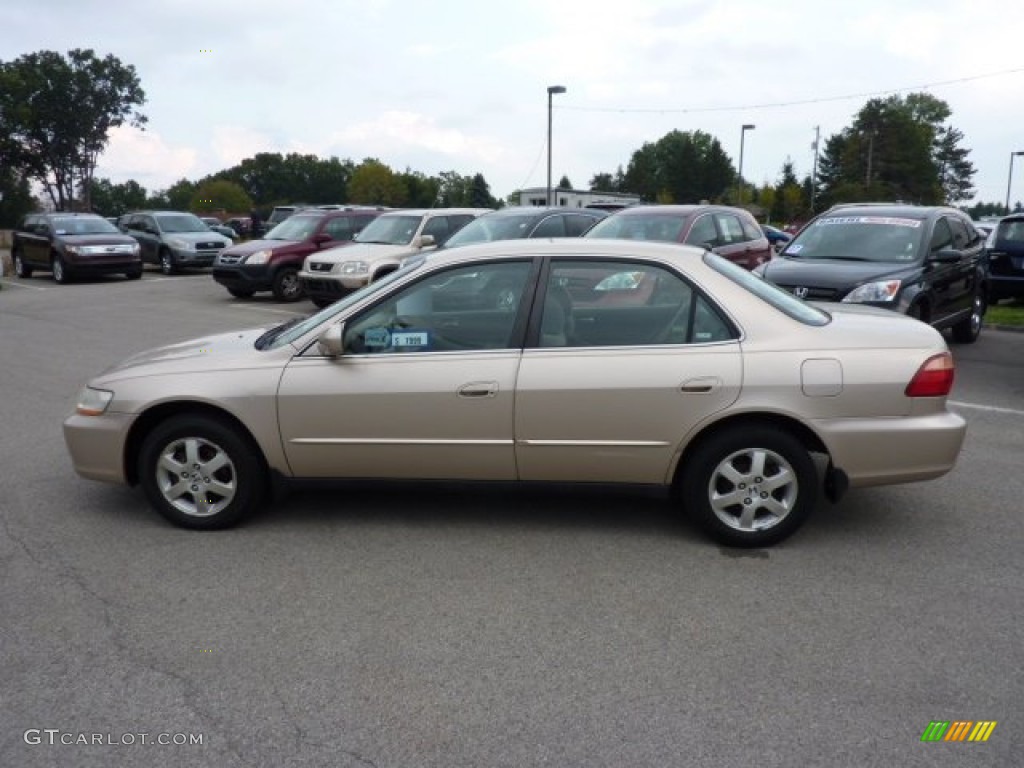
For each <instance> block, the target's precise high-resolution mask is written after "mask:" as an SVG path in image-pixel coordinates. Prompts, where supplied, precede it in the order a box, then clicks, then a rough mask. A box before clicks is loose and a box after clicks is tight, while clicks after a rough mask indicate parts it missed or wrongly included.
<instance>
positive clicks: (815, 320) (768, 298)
mask: <svg viewBox="0 0 1024 768" xmlns="http://www.w3.org/2000/svg"><path fill="white" fill-rule="evenodd" d="M704 263H705V264H707V265H708V266H709V267H711V268H712V269H713V270H715V271H716V272H718V273H720V274H722V275H724V276H725V277H727V278H729V279H730V280H732V281H733V282H734V283H736V284H737V285H738V286H740V287H741V288H744V289H746V290H747V291H749V292H750V293H752V294H753V295H754V296H756V297H757V298H759V299H761V301H763V302H765V303H767V304H770V305H771V306H773V307H775V308H776V309H777V310H779V311H780V312H782V313H783V314H784V315H787V316H789V317H791V318H793V319H794V320H796V321H797V322H799V323H803V324H804V325H827V324H828V323H829V322H830V321H831V320H832V317H831V316H830V315H829V314H828V312H825V311H824V310H821V309H818V308H817V307H813V306H811V305H810V304H806V303H804V302H803V301H801V300H800V299H798V298H797V297H796V296H794V295H793V294H791V293H789V292H788V291H784V290H782V289H781V288H779V287H778V286H776V285H773V284H772V283H769V282H768V281H767V280H765V279H763V278H761V277H758V276H757V275H755V274H754V273H753V272H749V271H747V270H746V269H744V268H743V267H741V266H739V265H737V264H733V263H732V262H731V261H729V260H728V259H723V258H722V257H721V256H717V255H716V254H714V253H711V252H710V251H708V252H707V253H705V254H704Z"/></svg>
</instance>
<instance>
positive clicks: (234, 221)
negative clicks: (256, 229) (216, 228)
mask: <svg viewBox="0 0 1024 768" xmlns="http://www.w3.org/2000/svg"><path fill="white" fill-rule="evenodd" d="M224 224H225V225H226V226H229V227H231V229H233V230H234V231H235V234H236V235H238V236H239V237H247V236H248V235H249V234H251V232H252V219H251V218H249V217H248V216H232V217H231V218H230V219H227V220H225V222H224Z"/></svg>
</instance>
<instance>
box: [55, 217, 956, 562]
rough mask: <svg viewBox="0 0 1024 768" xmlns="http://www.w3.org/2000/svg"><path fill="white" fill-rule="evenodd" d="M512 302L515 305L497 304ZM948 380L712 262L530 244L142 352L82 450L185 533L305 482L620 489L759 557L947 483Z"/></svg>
mask: <svg viewBox="0 0 1024 768" xmlns="http://www.w3.org/2000/svg"><path fill="white" fill-rule="evenodd" d="M382 218H383V217H382ZM378 221H379V219H378ZM495 283H497V284H501V285H503V286H505V289H511V290H512V291H513V292H514V293H515V296H516V297H517V300H516V301H514V302H511V303H503V304H502V305H501V306H498V307H495V306H494V305H491V304H489V302H487V301H485V300H481V299H480V295H481V294H493V289H492V286H493V285H494V284H495ZM647 284H650V285H651V290H646V289H645V290H642V291H641V290H639V288H638V287H639V286H643V285H647ZM584 285H585V286H587V288H588V291H589V294H587V295H589V297H590V298H592V299H595V300H593V301H589V302H587V301H585V300H584V299H586V297H587V295H582V294H581V293H580V292H581V291H582V287H583V286H584ZM565 286H574V287H575V288H574V290H575V291H576V292H577V295H581V299H577V298H574V295H573V292H571V291H569V290H567V289H566V287H565ZM613 294H617V295H618V296H619V298H618V300H616V301H615V302H610V303H608V304H607V305H605V304H604V302H602V301H600V300H599V299H598V298H596V297H600V296H601V295H608V296H610V295H613ZM952 383H953V358H952V356H951V355H950V354H949V350H948V348H947V347H946V344H945V342H944V341H943V339H942V336H941V335H940V334H939V333H938V332H936V331H935V330H934V329H933V328H930V327H929V326H927V325H925V324H924V323H919V322H916V321H914V320H911V319H910V318H906V317H901V316H899V315H895V314H893V313H891V312H886V311H884V310H879V309H876V308H874V307H865V306H861V305H857V304H836V305H832V306H830V307H829V309H828V311H825V310H823V309H820V308H817V307H814V306H812V305H810V304H806V303H804V302H802V301H800V300H799V299H797V298H795V297H794V296H792V295H791V294H789V293H786V292H785V291H782V290H780V289H778V288H776V287H775V286H773V285H771V284H770V283H768V282H767V281H765V280H761V279H759V278H757V277H756V276H754V275H753V274H751V273H750V272H748V271H746V270H745V269H743V268H742V267H739V266H737V265H735V264H733V263H731V262H729V261H727V260H725V259H723V258H721V257H719V256H716V255H715V254H712V253H708V252H706V251H702V250H700V249H696V248H689V247H685V246H679V245H666V244H663V243H642V242H628V243H627V242H623V241H621V240H613V241H609V240H591V239H586V238H584V239H563V240H511V241H502V242H495V243H485V244H479V245H467V246H464V247H462V248H451V249H446V250H443V251H438V252H436V253H434V254H430V255H429V256H427V255H421V256H417V257H414V258H412V259H409V260H408V261H407V262H406V263H405V264H404V265H403V266H402V267H401V268H400V269H399V270H398V271H396V272H393V273H391V274H389V275H388V276H387V277H385V278H383V279H382V280H379V281H377V282H374V283H372V284H370V285H369V286H367V287H366V288H364V289H362V290H360V291H357V292H355V293H353V294H350V295H349V296H347V297H346V298H344V299H342V300H341V301H339V302H337V303H335V304H334V305H333V306H331V307H329V308H327V309H324V310H322V311H320V312H318V313H316V314H314V315H312V316H310V317H308V318H304V319H298V318H296V319H294V320H291V321H289V322H287V323H284V324H283V325H279V326H277V327H275V328H271V329H269V330H268V329H267V328H260V329H254V330H250V331H242V332H238V331H234V332H231V333H225V334H219V335H212V336H206V337H203V338H200V339H195V340H192V341H187V342H182V343H179V344H175V345H172V346H170V347H163V348H161V349H156V350H152V351H150V352H145V353H142V354H138V355H135V356H134V357H132V358H129V359H128V360H126V361H125V362H124V363H122V364H120V365H118V366H116V367H114V368H112V369H110V370H108V371H107V372H106V373H104V374H102V375H100V376H98V377H96V378H94V379H93V380H92V381H90V382H89V384H88V385H87V386H86V387H85V389H83V390H82V392H81V394H80V396H79V399H78V406H77V408H76V412H75V413H74V414H72V415H71V416H69V417H68V418H67V420H66V421H65V422H64V436H65V440H66V442H67V446H68V449H69V451H70V454H71V459H72V463H73V465H74V467H75V469H76V471H77V472H78V473H79V474H80V475H82V476H84V477H87V478H92V479H95V480H103V481H108V482H114V483H121V484H132V485H134V484H139V485H141V486H142V488H143V490H144V491H145V494H146V496H147V497H148V499H149V500H150V502H151V503H152V505H153V506H154V507H155V508H156V509H157V510H158V511H159V512H160V513H161V514H162V515H164V516H165V517H166V518H167V519H168V520H170V521H172V522H174V523H176V524H178V525H181V526H184V527H187V528H199V529H210V528H221V527H224V526H227V525H231V524H233V523H235V522H236V521H238V520H239V519H241V518H242V517H244V516H245V515H247V514H248V513H250V512H251V511H253V509H254V508H255V507H256V506H257V505H258V504H259V503H260V502H261V501H262V500H263V499H265V498H269V497H270V496H271V494H270V489H271V486H272V485H273V484H275V483H282V484H285V483H288V482H289V481H291V480H293V479H330V478H415V479H421V480H424V479H426V480H429V479H459V480H495V481H514V480H522V481H553V482H600V483H625V484H648V485H653V486H667V487H671V488H676V489H678V490H679V491H680V493H679V494H678V498H679V499H680V500H681V501H682V504H683V506H684V508H685V509H686V510H687V511H688V512H689V513H690V514H691V515H692V516H693V517H695V518H696V519H697V520H698V521H699V522H700V523H701V524H703V525H704V526H705V527H706V528H707V529H708V530H709V531H710V532H711V533H712V534H713V535H714V536H715V537H717V538H718V539H720V540H721V541H723V542H726V543H728V544H734V545H739V546H765V545H768V544H771V543H773V542H776V541H778V540H780V539H782V538H784V537H785V536H787V535H789V534H791V533H792V532H793V531H795V530H796V529H797V528H798V527H799V526H800V525H801V523H802V522H803V521H804V520H805V519H806V518H807V516H808V515H809V514H810V513H811V512H812V511H813V509H814V508H815V506H816V505H817V503H818V498H819V494H820V493H822V492H824V493H825V495H827V496H828V497H829V498H832V499H836V498H839V497H840V496H841V495H842V494H843V492H844V491H845V489H846V488H847V487H848V486H850V487H856V486H870V485H885V484H891V483H905V482H912V481H917V480H927V479H929V478H934V477H938V476H940V475H943V474H945V473H946V472H948V471H949V470H950V469H951V468H952V467H953V465H954V463H955V461H956V458H957V455H958V452H959V450H960V447H961V444H962V441H963V438H964V433H965V422H964V420H963V419H962V418H961V417H960V416H959V415H957V414H956V413H953V412H950V411H949V410H947V408H946V397H947V395H948V394H949V391H950V388H951V386H952Z"/></svg>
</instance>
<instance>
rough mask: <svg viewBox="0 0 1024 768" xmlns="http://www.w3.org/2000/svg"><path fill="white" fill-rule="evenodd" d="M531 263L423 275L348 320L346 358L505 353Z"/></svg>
mask: <svg viewBox="0 0 1024 768" xmlns="http://www.w3.org/2000/svg"><path fill="white" fill-rule="evenodd" d="M529 275H530V262H527V261H511V262H509V261H504V262H495V263H490V264H475V265H472V266H462V267H454V268H451V269H446V270H443V271H440V272H435V273H434V274H431V275H428V276H426V277H424V278H423V279H422V280H419V281H417V282H416V283H413V284H412V285H410V286H406V287H405V288H403V289H402V290H400V291H398V292H397V293H395V294H393V295H391V296H389V297H388V298H387V299H385V300H384V301H383V302H381V303H380V304H377V305H376V306H373V307H371V308H369V309H368V310H366V311H365V312H363V313H361V314H360V315H358V316H356V317H355V318H353V319H352V320H351V321H350V322H348V323H347V326H346V328H345V337H344V348H345V351H346V353H348V354H396V353H397V354H402V353H409V352H453V351H479V350H488V349H508V348H509V347H510V346H511V345H512V341H513V339H512V335H513V331H514V329H515V325H516V318H517V317H518V316H519V308H520V304H521V299H522V296H523V291H524V290H525V288H526V284H527V280H528V278H529Z"/></svg>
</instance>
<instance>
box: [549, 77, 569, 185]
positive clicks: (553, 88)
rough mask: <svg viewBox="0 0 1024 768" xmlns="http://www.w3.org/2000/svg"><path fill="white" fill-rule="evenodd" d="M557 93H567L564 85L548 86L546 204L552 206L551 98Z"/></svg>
mask: <svg viewBox="0 0 1024 768" xmlns="http://www.w3.org/2000/svg"><path fill="white" fill-rule="evenodd" d="M556 93H565V86H564V85H549V86H548V187H547V195H546V196H545V197H544V202H545V203H546V204H547V205H551V97H552V96H554V95H555V94H556Z"/></svg>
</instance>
